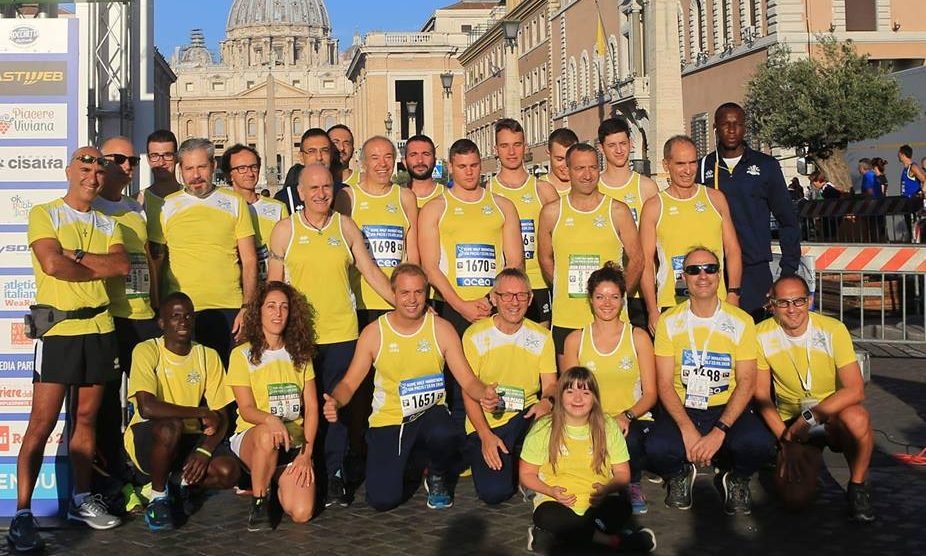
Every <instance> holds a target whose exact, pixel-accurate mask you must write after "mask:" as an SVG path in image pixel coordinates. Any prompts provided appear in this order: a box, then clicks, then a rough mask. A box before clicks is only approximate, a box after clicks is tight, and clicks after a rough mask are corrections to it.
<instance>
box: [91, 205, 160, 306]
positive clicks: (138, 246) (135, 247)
mask: <svg viewBox="0 0 926 556" xmlns="http://www.w3.org/2000/svg"><path fill="white" fill-rule="evenodd" d="M93 208H95V209H96V210H98V211H100V212H102V213H103V214H105V215H106V216H109V217H110V218H112V219H113V220H115V221H116V222H118V223H119V225H120V226H122V239H123V240H125V243H124V245H125V252H126V254H127V255H128V257H129V264H130V265H131V269H130V270H129V275H128V276H126V277H124V278H123V277H121V276H118V277H115V278H107V279H106V293H107V294H109V312H110V313H112V315H113V316H114V317H120V318H125V319H136V320H140V319H150V318H154V310H152V308H151V272H150V269H149V268H148V252H147V250H146V244H147V243H148V228H147V225H146V222H145V210H144V209H143V208H142V206H141V205H140V204H139V203H138V201H136V200H135V199H133V198H131V197H126V196H125V195H123V196H122V198H121V199H119V200H118V201H110V200H108V199H104V198H103V197H97V198H96V199H94V200H93Z"/></svg>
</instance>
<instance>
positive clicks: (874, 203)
mask: <svg viewBox="0 0 926 556" xmlns="http://www.w3.org/2000/svg"><path fill="white" fill-rule="evenodd" d="M795 210H796V211H797V215H798V220H799V222H800V226H801V237H802V238H803V240H804V241H809V242H838V243H918V242H919V237H920V234H919V226H918V225H917V221H918V220H919V219H920V217H921V213H922V212H923V200H922V199H908V198H906V197H884V198H881V199H869V198H864V197H849V198H840V199H823V200H819V201H806V200H801V201H798V202H797V203H796V204H795Z"/></svg>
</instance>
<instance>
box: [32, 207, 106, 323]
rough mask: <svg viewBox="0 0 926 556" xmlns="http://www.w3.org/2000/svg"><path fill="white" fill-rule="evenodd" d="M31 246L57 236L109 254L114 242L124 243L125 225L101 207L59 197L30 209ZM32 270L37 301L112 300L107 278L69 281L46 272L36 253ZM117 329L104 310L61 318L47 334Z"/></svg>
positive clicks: (67, 305) (63, 305)
mask: <svg viewBox="0 0 926 556" xmlns="http://www.w3.org/2000/svg"><path fill="white" fill-rule="evenodd" d="M26 235H27V237H28V241H29V245H30V246H31V245H32V244H33V243H35V242H36V241H37V240H40V239H55V240H57V241H58V243H60V244H61V247H62V248H63V249H69V250H72V251H73V250H76V249H83V250H84V251H85V252H87V253H92V254H94V255H105V254H107V253H109V249H110V248H111V247H113V246H114V245H120V244H122V243H123V239H122V227H121V226H118V225H117V224H116V221H115V220H113V219H112V218H110V217H108V216H106V215H104V214H103V213H101V212H99V211H97V210H92V209H91V210H89V211H87V212H80V211H77V210H74V209H73V208H71V207H70V206H68V205H67V203H65V202H64V199H55V200H53V201H49V202H47V203H42V204H41V205H36V206H34V207H32V210H30V211H29V228H28V231H27V232H26ZM32 270H33V272H34V273H35V286H36V288H35V290H36V293H35V302H36V303H37V304H40V305H51V306H52V307H55V308H57V309H61V310H62V311H73V310H76V309H80V308H85V307H101V306H103V305H106V304H108V303H109V296H108V295H107V294H106V284H105V281H104V280H90V281H87V282H68V281H67V280H59V279H58V278H55V277H53V276H49V275H47V274H45V272H44V271H43V270H42V265H41V264H39V260H38V259H37V258H36V256H35V252H33V253H32ZM112 331H113V318H112V315H111V314H110V313H109V311H103V312H102V313H100V314H98V315H96V316H95V317H93V318H89V319H69V320H66V321H63V322H59V323H58V324H56V325H55V326H53V327H52V329H51V330H49V331H48V332H47V333H46V335H47V336H79V335H82V334H102V333H106V332H112Z"/></svg>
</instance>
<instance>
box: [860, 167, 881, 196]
mask: <svg viewBox="0 0 926 556" xmlns="http://www.w3.org/2000/svg"><path fill="white" fill-rule="evenodd" d="M858 173H859V174H861V176H862V195H863V196H865V197H872V198H874V199H878V198H880V197H881V185H880V184H879V183H878V176H877V175H876V174H875V171H874V170H873V169H872V168H871V159H870V158H863V159H861V160H859V161H858Z"/></svg>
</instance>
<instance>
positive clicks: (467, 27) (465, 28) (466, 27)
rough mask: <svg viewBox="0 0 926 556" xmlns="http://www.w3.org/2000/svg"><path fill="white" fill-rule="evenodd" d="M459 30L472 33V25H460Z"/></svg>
mask: <svg viewBox="0 0 926 556" xmlns="http://www.w3.org/2000/svg"><path fill="white" fill-rule="evenodd" d="M460 32H461V33H472V32H473V26H472V25H460Z"/></svg>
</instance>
